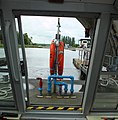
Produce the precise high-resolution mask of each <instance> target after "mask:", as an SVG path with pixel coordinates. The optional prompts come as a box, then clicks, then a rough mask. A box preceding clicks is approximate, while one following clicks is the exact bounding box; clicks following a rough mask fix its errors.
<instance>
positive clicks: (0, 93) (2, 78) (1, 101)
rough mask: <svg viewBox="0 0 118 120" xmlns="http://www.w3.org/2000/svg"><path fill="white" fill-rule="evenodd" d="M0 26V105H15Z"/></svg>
mask: <svg viewBox="0 0 118 120" xmlns="http://www.w3.org/2000/svg"><path fill="white" fill-rule="evenodd" d="M3 43H4V42H3V37H2V30H1V26H0V106H1V107H4V106H5V107H9V106H15V105H14V99H13V93H12V87H11V80H10V77H9V72H8V66H7V58H6V54H5V50H4V44H3Z"/></svg>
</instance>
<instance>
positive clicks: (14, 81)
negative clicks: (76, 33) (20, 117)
mask: <svg viewBox="0 0 118 120" xmlns="http://www.w3.org/2000/svg"><path fill="white" fill-rule="evenodd" d="M21 15H43V16H64V17H76V18H84V17H86V18H87V17H89V18H92V19H93V18H94V19H97V21H96V23H97V25H96V28H95V29H94V33H93V34H94V36H93V41H94V42H93V50H92V53H91V59H90V66H89V69H88V77H87V82H86V88H85V94H84V99H83V104H82V113H80V112H78V111H69V112H68V111H64V112H61V111H60V112H59V111H32V110H27V105H26V102H25V96H24V93H23V92H24V91H23V82H22V76H21V72H20V71H21V68H20V59H19V58H20V57H19V52H18V43H17V36H16V26H15V18H17V19H18V25H19V32H20V38H21V39H22V44H21V45H22V48H23V49H22V52H23V59H24V62H25V66H27V62H26V56H25V50H24V42H23V35H22V34H23V33H22V25H21V18H20V17H21ZM0 18H1V28H2V31H3V38H4V44H5V52H6V57H7V63H8V68H9V69H8V71H9V73H10V79H11V85H12V89H13V96H14V102H11V103H8V104H9V105H8V107H0V111H1V112H14V113H24V118H32V119H34V118H36V119H38V118H41V119H47V118H48V119H49V118H50V119H55V120H56V119H68V120H69V119H78V120H84V119H85V116H86V115H116V116H117V115H118V111H117V110H116V111H113V112H109V113H108V112H106V111H104V112H96V113H94V112H91V107H92V105H93V100H94V96H95V92H96V86H97V83H98V77H99V74H100V69H101V66H102V60H103V55H104V51H105V46H106V41H107V39H108V35H109V31H110V30H111V24H112V20H113V19H118V0H104V1H102V0H99V1H97V0H82V1H81V0H73V1H72V0H65V1H64V3H63V4H56V3H49V2H48V0H0ZM83 24H84V23H83ZM101 43H102V44H101ZM99 46H101V48H100V47H99ZM25 72H26V73H27V67H26V69H25ZM27 76H28V75H27V74H26V76H25V80H26V85H27V86H26V91H27V100H28V102H27V104H28V103H29V96H28V95H29V93H28V89H29V88H28V77H27ZM19 98H20V99H19ZM0 104H1V103H0ZM12 104H13V107H12V108H11V107H10V105H12Z"/></svg>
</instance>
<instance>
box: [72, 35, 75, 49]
mask: <svg viewBox="0 0 118 120" xmlns="http://www.w3.org/2000/svg"><path fill="white" fill-rule="evenodd" d="M74 45H75V38H74V37H72V46H73V47H74Z"/></svg>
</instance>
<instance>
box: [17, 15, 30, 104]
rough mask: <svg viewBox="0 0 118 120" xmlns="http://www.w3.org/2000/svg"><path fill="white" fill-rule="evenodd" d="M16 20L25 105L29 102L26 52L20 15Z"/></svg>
mask: <svg viewBox="0 0 118 120" xmlns="http://www.w3.org/2000/svg"><path fill="white" fill-rule="evenodd" d="M17 20H18V28H19V35H20V42H21V49H22V56H23V62H24V70H25V83H26V97H27V105H29V103H30V101H29V81H28V70H27V60H26V53H25V43H24V36H23V31H22V21H21V17H20V16H18V18H17Z"/></svg>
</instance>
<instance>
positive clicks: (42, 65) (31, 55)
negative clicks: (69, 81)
mask: <svg viewBox="0 0 118 120" xmlns="http://www.w3.org/2000/svg"><path fill="white" fill-rule="evenodd" d="M25 50H26V58H27V64H28V77H29V78H37V77H42V78H45V79H46V78H47V77H48V76H49V75H50V72H49V55H50V54H49V49H47V48H25ZM19 52H20V58H21V59H22V54H21V49H19ZM4 56H5V54H4V50H3V49H2V48H0V57H4ZM77 57H78V52H77V51H71V50H65V51H64V74H63V75H72V76H74V78H75V80H78V77H79V71H78V70H77V69H76V68H75V67H74V65H73V58H77Z"/></svg>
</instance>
